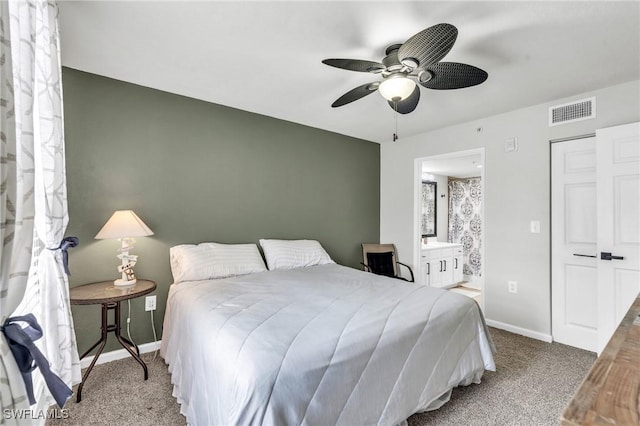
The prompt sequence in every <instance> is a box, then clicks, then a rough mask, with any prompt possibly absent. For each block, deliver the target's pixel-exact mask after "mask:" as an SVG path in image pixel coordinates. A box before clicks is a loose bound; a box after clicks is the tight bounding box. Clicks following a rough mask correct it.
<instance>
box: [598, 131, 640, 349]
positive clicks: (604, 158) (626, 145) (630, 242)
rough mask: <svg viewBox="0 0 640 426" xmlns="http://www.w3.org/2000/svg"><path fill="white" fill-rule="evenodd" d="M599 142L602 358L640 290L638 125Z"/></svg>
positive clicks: (609, 134)
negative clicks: (603, 351)
mask: <svg viewBox="0 0 640 426" xmlns="http://www.w3.org/2000/svg"><path fill="white" fill-rule="evenodd" d="M596 138H597V143H596V158H597V166H596V181H597V193H598V353H600V352H602V350H603V349H604V347H605V346H606V344H607V343H608V342H609V339H610V338H611V336H612V335H613V332H614V331H615V329H616V328H617V327H618V325H619V324H620V321H621V320H622V318H623V317H624V315H625V313H626V312H627V310H628V309H629V307H630V306H631V304H632V303H633V301H634V300H635V298H636V297H637V295H638V292H639V291H640V123H633V124H627V125H624V126H616V127H610V128H607V129H602V130H598V131H597V132H596ZM607 253H608V254H607Z"/></svg>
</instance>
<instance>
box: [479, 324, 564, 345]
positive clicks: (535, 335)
mask: <svg viewBox="0 0 640 426" xmlns="http://www.w3.org/2000/svg"><path fill="white" fill-rule="evenodd" d="M485 321H486V323H487V325H488V326H489V327H494V328H499V329H500V330H505V331H509V332H511V333H515V334H520V335H521V336H525V337H530V338H532V339H536V340H542V341H543V342H547V343H551V342H553V337H552V336H551V335H550V334H545V333H540V332H539V331H533V330H529V329H527V328H521V327H516V326H515V325H511V324H506V323H504V322H500V321H494V320H490V319H486V320H485Z"/></svg>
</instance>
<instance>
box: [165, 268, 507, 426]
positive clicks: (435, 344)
mask: <svg viewBox="0 0 640 426" xmlns="http://www.w3.org/2000/svg"><path fill="white" fill-rule="evenodd" d="M161 354H162V356H163V357H164V359H165V361H166V362H167V363H168V364H169V371H170V372H171V374H172V383H173V385H174V396H175V397H176V398H177V400H178V402H179V403H180V404H181V411H182V414H184V415H185V416H186V417H187V421H188V423H189V424H194V425H248V424H267V425H298V424H308V425H333V424H343V425H364V424H386V425H395V424H398V423H401V422H403V421H404V420H405V419H406V418H407V417H408V416H410V415H411V414H413V413H416V412H420V411H425V410H430V409H435V408H438V407H440V406H441V405H442V404H444V403H445V402H446V401H448V399H449V396H450V392H451V389H452V388H453V387H455V386H457V385H468V384H470V383H472V382H474V383H479V382H480V378H481V376H482V373H483V372H484V370H485V369H489V370H495V365H494V361H493V356H492V343H491V339H490V337H489V335H488V332H487V330H486V326H485V325H484V320H483V317H482V314H481V312H480V309H479V308H478V305H477V304H476V303H475V302H474V301H473V300H472V299H469V298H467V297H465V296H462V295H459V294H455V293H452V292H447V291H443V290H439V289H434V288H430V287H426V286H421V285H414V284H408V283H405V282H403V281H400V280H394V279H391V278H386V277H380V276H376V275H373V274H370V273H365V272H362V271H357V270H355V269H351V268H347V267H344V266H339V265H322V266H313V267H308V268H299V269H293V270H288V271H269V272H264V273H258V274H253V275H246V276H242V277H234V278H227V279H220V280H209V281H196V282H185V283H181V284H178V285H175V284H174V285H172V286H171V288H170V291H169V298H168V301H167V310H166V314H165V320H164V331H163V339H162V347H161Z"/></svg>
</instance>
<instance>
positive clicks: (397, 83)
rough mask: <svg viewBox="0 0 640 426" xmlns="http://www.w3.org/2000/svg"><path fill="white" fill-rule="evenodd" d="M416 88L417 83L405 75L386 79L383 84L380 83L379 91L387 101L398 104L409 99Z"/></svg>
mask: <svg viewBox="0 0 640 426" xmlns="http://www.w3.org/2000/svg"><path fill="white" fill-rule="evenodd" d="M415 87H416V82H415V81H413V80H412V79H410V78H407V77H405V76H403V75H399V76H390V77H388V78H386V79H385V80H384V81H383V82H382V83H380V86H379V87H378V90H379V91H380V94H381V95H382V97H383V98H385V99H386V100H388V101H392V102H397V101H402V100H404V99H407V98H408V97H409V95H411V93H413V89H415Z"/></svg>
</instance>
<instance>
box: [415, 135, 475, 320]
mask: <svg viewBox="0 0 640 426" xmlns="http://www.w3.org/2000/svg"><path fill="white" fill-rule="evenodd" d="M478 154H479V155H480V164H481V165H482V168H481V169H480V187H481V188H482V206H481V213H480V214H481V216H482V226H481V228H480V232H481V235H482V247H481V250H480V254H481V259H482V263H481V265H480V290H481V292H482V297H481V298H480V299H481V305H480V307H481V308H482V310H483V311H484V305H485V299H486V292H485V291H484V290H485V286H484V274H485V273H484V271H485V270H486V269H485V265H486V262H487V257H486V256H485V251H486V249H485V247H486V245H487V244H486V235H487V234H486V220H485V211H486V200H487V196H486V193H485V173H486V172H485V170H486V164H485V153H484V147H482V148H474V149H468V150H465V151H456V152H448V153H446V154H439V155H432V156H429V157H420V158H416V159H415V160H414V163H413V164H414V165H413V174H414V178H413V242H414V244H413V265H414V267H413V268H414V269H415V276H416V281H417V280H419V279H420V277H421V276H422V275H421V274H422V270H421V269H422V262H421V254H422V253H421V251H422V233H421V232H420V208H421V204H422V202H421V200H422V199H421V190H422V163H423V162H424V161H433V160H445V159H451V158H458V157H469V156H471V155H478ZM447 202H449V201H448V197H447Z"/></svg>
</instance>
